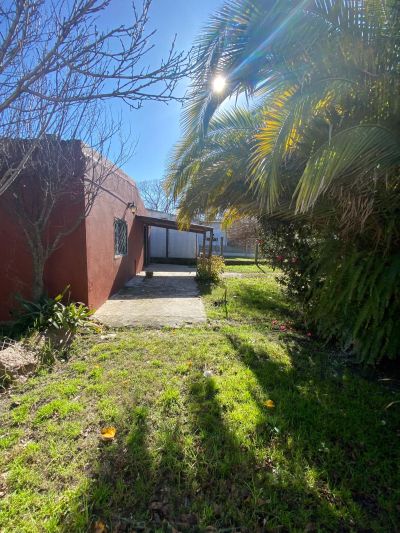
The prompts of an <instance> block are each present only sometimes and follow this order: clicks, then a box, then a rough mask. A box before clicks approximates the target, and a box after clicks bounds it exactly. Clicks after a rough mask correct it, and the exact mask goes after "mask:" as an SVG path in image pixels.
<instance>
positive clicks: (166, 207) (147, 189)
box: [137, 180, 176, 214]
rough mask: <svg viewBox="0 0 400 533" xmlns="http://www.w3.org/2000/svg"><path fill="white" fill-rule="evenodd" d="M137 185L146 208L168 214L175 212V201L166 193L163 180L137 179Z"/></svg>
mask: <svg viewBox="0 0 400 533" xmlns="http://www.w3.org/2000/svg"><path fill="white" fill-rule="evenodd" d="M137 186H138V188H139V191H140V195H141V197H142V200H143V203H144V205H145V206H146V207H147V209H152V210H153V211H162V212H163V213H169V214H172V213H174V212H175V209H176V204H175V201H174V199H173V197H172V196H171V195H169V194H167V193H166V191H165V188H164V182H163V180H148V181H139V182H138V184H137Z"/></svg>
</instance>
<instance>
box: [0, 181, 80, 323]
mask: <svg viewBox="0 0 400 533" xmlns="http://www.w3.org/2000/svg"><path fill="white" fill-rule="evenodd" d="M24 185H26V187H27V188H29V190H30V191H31V192H32V196H35V194H34V192H33V191H32V187H33V186H32V182H29V181H27V182H26V183H25V180H24V179H23V178H21V180H20V181H19V183H18V187H21V186H22V187H23V186H24ZM13 192H14V188H12V189H10V190H9V191H8V192H7V193H6V195H4V196H1V197H0V249H1V256H0V321H7V320H10V318H12V317H11V314H10V311H11V310H12V309H15V307H16V303H17V302H16V299H15V295H16V294H17V293H19V294H21V296H23V297H24V298H27V299H30V298H31V297H32V294H31V287H32V258H31V253H30V250H29V248H28V245H27V241H26V237H25V235H24V233H23V231H22V228H21V226H20V225H19V223H18V222H17V220H16V219H15V217H13V216H12V215H11V214H9V212H8V209H7V206H6V204H7V203H8V204H10V202H12V194H13ZM83 200H84V199H83V196H82V201H81V202H77V201H76V198H74V200H73V201H68V198H67V197H64V198H63V201H62V202H60V203H59V205H58V206H57V207H56V209H55V210H54V215H53V216H52V218H51V220H50V223H49V226H50V227H52V228H55V229H56V231H57V230H58V229H59V228H67V227H71V226H72V224H74V222H75V221H76V220H78V219H79V218H80V217H81V214H82V212H83V209H84V201H83ZM44 283H45V289H46V292H47V293H48V294H49V295H50V296H55V295H56V294H58V293H60V292H61V291H62V290H63V289H64V287H65V286H66V285H68V284H71V296H72V299H74V300H77V301H83V302H85V301H87V292H88V291H87V272H86V245H85V223H84V221H82V222H81V224H80V225H79V227H78V228H76V230H75V231H74V232H73V233H71V234H70V235H68V236H67V237H64V238H63V240H62V241H61V242H60V245H59V247H58V248H57V250H56V251H55V252H54V253H53V254H52V256H51V257H50V258H49V260H48V262H47V264H46V268H45V273H44Z"/></svg>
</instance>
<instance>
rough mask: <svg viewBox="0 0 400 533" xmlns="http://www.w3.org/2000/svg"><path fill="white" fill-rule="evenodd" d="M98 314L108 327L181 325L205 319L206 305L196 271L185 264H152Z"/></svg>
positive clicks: (97, 316)
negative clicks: (196, 278)
mask: <svg viewBox="0 0 400 533" xmlns="http://www.w3.org/2000/svg"><path fill="white" fill-rule="evenodd" d="M146 270H151V271H152V272H154V275H153V278H145V274H144V272H141V273H140V274H138V275H137V276H135V277H134V278H132V279H131V280H130V281H129V282H128V283H127V284H126V285H125V288H124V289H122V290H121V291H119V292H118V293H117V294H114V296H112V297H111V298H110V299H109V300H107V302H106V303H105V304H103V305H102V306H101V307H100V308H99V309H98V310H97V311H96V313H95V314H94V318H96V319H97V320H99V321H100V322H102V323H103V324H105V325H107V326H113V327H122V326H152V327H159V326H180V325H182V324H196V323H201V322H205V320H206V314H205V310H204V304H203V301H202V299H201V298H200V295H199V290H198V287H197V284H196V282H195V280H194V276H195V274H196V270H195V269H194V268H191V267H187V266H182V265H155V264H152V265H149V266H148V267H146Z"/></svg>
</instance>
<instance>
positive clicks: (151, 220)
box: [136, 215, 214, 233]
mask: <svg viewBox="0 0 400 533" xmlns="http://www.w3.org/2000/svg"><path fill="white" fill-rule="evenodd" d="M136 219H137V220H140V222H143V224H147V225H149V226H156V227H157V228H165V229H176V230H178V231H182V230H181V229H180V228H179V227H178V223H177V222H176V221H175V220H168V219H166V218H157V217H148V216H144V215H137V216H136ZM183 231H190V232H191V233H207V231H210V232H211V231H214V228H213V227H212V226H203V225H202V224H190V226H189V227H188V228H185V229H184V230H183Z"/></svg>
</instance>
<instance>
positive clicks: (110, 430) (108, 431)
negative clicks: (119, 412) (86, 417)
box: [101, 426, 117, 440]
mask: <svg viewBox="0 0 400 533" xmlns="http://www.w3.org/2000/svg"><path fill="white" fill-rule="evenodd" d="M116 433H117V430H116V428H115V427H114V426H109V427H106V428H103V429H102V430H101V438H102V439H103V440H114V438H115V434H116Z"/></svg>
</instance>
